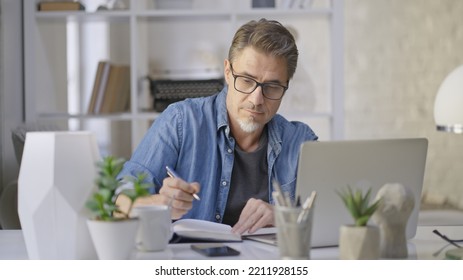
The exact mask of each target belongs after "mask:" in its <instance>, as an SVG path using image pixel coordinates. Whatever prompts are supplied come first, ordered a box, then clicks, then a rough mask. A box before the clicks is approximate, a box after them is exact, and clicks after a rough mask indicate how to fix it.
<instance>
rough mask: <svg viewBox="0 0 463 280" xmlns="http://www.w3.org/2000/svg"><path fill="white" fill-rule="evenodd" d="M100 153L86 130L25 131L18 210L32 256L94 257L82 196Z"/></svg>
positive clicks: (91, 188) (88, 189)
mask: <svg viewBox="0 0 463 280" xmlns="http://www.w3.org/2000/svg"><path fill="white" fill-rule="evenodd" d="M99 159H100V155H99V151H98V146H97V143H96V140H95V137H94V135H93V134H91V133H90V132H83V131H82V132H71V131H61V132H28V133H27V134H26V141H25V144H24V152H23V155H22V160H21V167H20V170H19V178H18V213H19V219H20V222H21V227H22V232H23V236H24V242H25V244H26V249H27V252H28V255H29V258H31V259H96V252H95V249H94V247H93V244H92V241H91V239H90V234H89V232H88V228H87V225H86V220H87V217H88V216H89V213H86V211H88V210H87V208H86V207H85V202H86V201H87V200H88V198H89V197H90V195H91V194H92V192H93V191H94V188H95V186H94V180H95V178H96V175H97V169H96V165H95V163H96V162H97V161H98V160H99Z"/></svg>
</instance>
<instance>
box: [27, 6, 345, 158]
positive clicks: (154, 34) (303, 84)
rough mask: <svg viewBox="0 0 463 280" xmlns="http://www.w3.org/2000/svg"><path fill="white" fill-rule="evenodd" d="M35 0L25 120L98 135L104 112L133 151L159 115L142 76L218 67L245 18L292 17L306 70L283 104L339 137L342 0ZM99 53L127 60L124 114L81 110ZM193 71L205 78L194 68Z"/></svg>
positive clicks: (292, 115) (288, 112) (288, 113)
mask: <svg viewBox="0 0 463 280" xmlns="http://www.w3.org/2000/svg"><path fill="white" fill-rule="evenodd" d="M37 1H38V0H24V4H23V6H24V40H25V49H24V57H25V70H24V71H25V80H26V82H25V119H26V121H27V122H34V121H37V120H46V121H59V122H62V123H66V122H67V123H68V124H70V123H71V124H72V127H73V128H75V127H79V128H82V129H90V130H93V131H94V132H95V133H97V134H98V135H99V137H101V134H103V133H105V130H106V129H105V128H103V129H99V128H96V126H93V123H99V121H100V120H107V121H108V122H109V124H106V123H105V122H103V123H105V124H104V125H108V126H111V129H112V130H115V131H116V130H118V129H119V128H120V129H121V131H123V132H121V133H122V134H123V135H124V136H125V135H128V137H122V138H121V139H119V140H120V141H121V142H124V143H123V145H126V146H124V149H125V150H133V149H135V147H136V145H137V144H138V143H139V142H140V140H141V138H142V137H143V136H144V134H145V133H146V130H147V129H148V126H147V125H148V124H149V123H151V122H152V121H154V120H155V119H156V118H157V117H158V116H159V115H160V113H158V112H154V111H147V112H145V111H143V109H140V108H147V109H150V108H152V101H151V100H152V99H151V98H152V96H151V95H150V94H149V86H147V84H146V83H145V82H144V81H141V80H142V79H141V77H143V76H146V75H149V74H152V73H156V71H161V72H162V71H171V72H168V73H170V74H171V73H172V71H174V72H175V71H177V70H179V69H180V70H182V71H183V70H188V71H190V70H192V69H208V68H206V67H213V69H218V68H220V69H222V67H223V59H224V58H225V57H226V56H227V53H228V52H227V51H228V47H229V43H230V40H231V38H232V36H233V34H234V32H235V31H236V28H237V27H238V26H239V25H241V24H242V23H244V22H245V21H248V20H251V19H256V20H257V19H259V18H267V19H276V20H279V21H281V22H282V23H283V24H288V25H290V26H291V27H293V28H295V31H296V32H297V34H298V35H299V38H296V40H298V47H299V48H300V56H299V57H300V59H299V62H298V71H297V72H299V73H302V74H300V75H299V76H298V77H297V78H296V76H295V77H294V79H293V80H292V81H291V87H290V91H288V94H291V98H287V99H286V100H287V102H288V103H287V106H285V108H283V106H282V107H280V111H279V112H280V113H282V114H283V115H284V116H285V117H286V118H288V119H291V120H296V119H302V120H304V121H308V122H310V125H312V124H316V126H318V127H316V128H317V130H318V128H321V130H323V132H322V134H324V136H325V135H327V137H325V138H329V139H339V138H342V134H343V132H342V129H343V123H342V122H343V111H342V110H343V107H342V106H343V98H342V79H343V77H342V73H340V72H339V71H340V70H339V69H335V68H336V67H337V68H340V69H342V68H343V62H342V60H343V57H342V49H343V47H342V13H343V8H342V5H343V4H342V1H337V0H336V1H333V0H326V2H324V5H317V6H315V7H313V8H306V9H298V8H288V9H283V8H281V9H278V8H254V9H252V8H250V6H251V5H250V1H249V5H247V3H245V2H244V1H239V2H231V1H230V2H228V0H224V1H221V3H222V5H223V6H221V7H222V8H219V9H209V6H202V7H204V8H198V9H189V10H187V9H185V10H181V9H143V8H141V6H143V5H145V6H149V5H148V4H150V3H149V2H146V1H145V2H144V3H143V2H142V1H140V2H139V0H130V1H129V2H130V6H131V8H130V9H128V10H108V11H95V12H87V11H37V10H36V5H35V4H36V3H37ZM150 1H151V0H150ZM209 1H216V0H209ZM225 1H226V2H225ZM225 6H228V7H227V8H224V7H225ZM151 7H152V5H151ZM68 23H70V24H68ZM95 33H97V34H98V35H97V36H95V35H94V34H95ZM70 34H71V35H70ZM173 34H174V36H173ZM211 38H212V39H211ZM71 42H75V45H70V44H74V43H71ZM70 46H71V48H70ZM72 46H74V48H72ZM199 58H202V59H203V60H201V59H199ZM217 59H219V60H220V61H219V62H217ZM101 60H108V61H111V62H113V63H115V64H124V65H130V69H131V72H130V82H131V88H130V100H131V108H130V112H127V113H115V114H95V115H92V114H90V115H89V114H86V112H87V108H88V104H87V103H88V101H89V100H90V99H91V98H89V97H91V95H92V89H93V83H94V80H95V73H96V71H95V69H96V67H97V64H98V62H99V61H101ZM205 61H206V62H207V63H209V64H207V63H204V62H205ZM211 61H212V62H211ZM216 64H217V65H216ZM211 65H212V66H211ZM162 73H164V72H162ZM182 73H183V72H182ZM194 73H195V74H197V75H199V76H201V75H200V74H201V72H200V71H194ZM296 74H298V73H296ZM169 77H170V78H172V77H173V76H169ZM70 81H71V82H70ZM288 100H290V101H288ZM148 107H149V108H148ZM282 109H284V110H282ZM67 112H82V113H78V114H70V113H67ZM318 132H320V130H318ZM111 137H113V136H112V135H106V136H104V137H101V139H99V140H102V142H104V141H107V145H108V147H107V148H108V149H112V148H113V147H112V144H111V140H112V138H111ZM129 147H130V148H129ZM117 148H119V147H117ZM117 148H116V149H117ZM127 148H128V149H127ZM114 154H117V152H114ZM123 156H127V155H123Z"/></svg>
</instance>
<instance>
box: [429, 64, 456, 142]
mask: <svg viewBox="0 0 463 280" xmlns="http://www.w3.org/2000/svg"><path fill="white" fill-rule="evenodd" d="M434 120H435V122H436V128H437V130H439V131H447V132H453V133H463V65H461V66H460V67H458V68H456V69H455V70H453V71H452V72H451V73H450V74H449V75H448V76H447V77H446V78H445V79H444V81H443V82H442V84H441V86H440V87H439V91H438V92H437V95H436V99H435V101H434Z"/></svg>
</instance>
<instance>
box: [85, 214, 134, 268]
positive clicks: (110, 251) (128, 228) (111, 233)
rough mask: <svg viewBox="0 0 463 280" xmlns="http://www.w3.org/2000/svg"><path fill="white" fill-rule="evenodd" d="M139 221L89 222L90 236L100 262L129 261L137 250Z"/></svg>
mask: <svg viewBox="0 0 463 280" xmlns="http://www.w3.org/2000/svg"><path fill="white" fill-rule="evenodd" d="M138 224H139V221H138V219H128V220H120V221H98V220H87V225H88V229H89V231H90V236H91V237H92V240H93V245H94V246H95V249H96V253H97V255H98V258H99V259H100V260H127V259H129V257H130V254H131V253H132V251H133V250H134V248H135V236H136V234H137V230H138Z"/></svg>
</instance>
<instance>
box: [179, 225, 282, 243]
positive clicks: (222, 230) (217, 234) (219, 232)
mask: <svg viewBox="0 0 463 280" xmlns="http://www.w3.org/2000/svg"><path fill="white" fill-rule="evenodd" d="M231 229H232V228H231V226H229V225H226V224H219V223H215V222H210V221H204V220H196V219H182V220H178V221H175V222H174V223H172V231H173V232H174V236H173V238H172V240H171V241H170V243H183V242H240V241H242V240H243V239H246V238H247V237H250V236H253V235H256V236H260V235H261V234H264V235H266V234H275V233H276V229H275V228H274V227H271V228H261V229H259V230H257V231H256V232H254V233H252V234H250V233H245V234H243V235H239V234H234V233H232V232H231Z"/></svg>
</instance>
